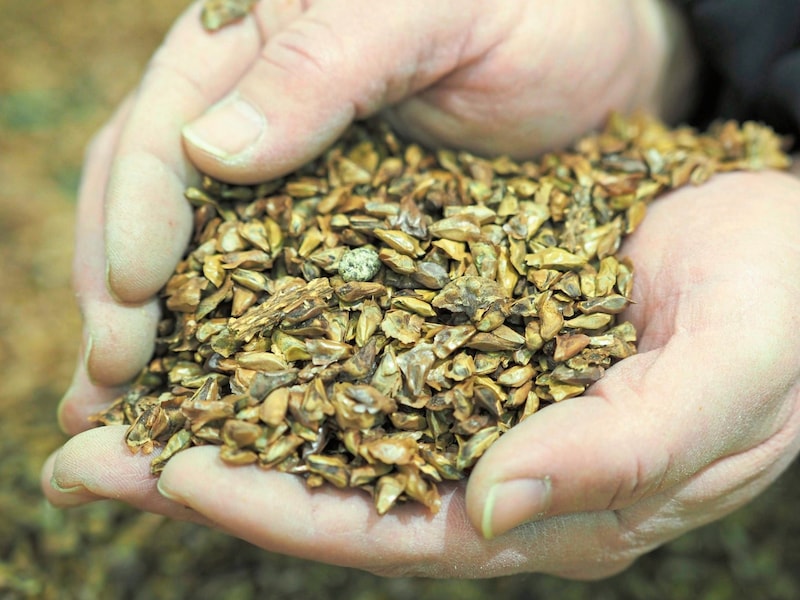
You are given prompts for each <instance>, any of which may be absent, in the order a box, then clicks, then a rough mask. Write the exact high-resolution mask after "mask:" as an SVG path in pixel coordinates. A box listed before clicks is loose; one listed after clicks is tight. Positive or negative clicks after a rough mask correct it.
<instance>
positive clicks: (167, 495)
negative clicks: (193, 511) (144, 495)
mask: <svg viewBox="0 0 800 600" xmlns="http://www.w3.org/2000/svg"><path fill="white" fill-rule="evenodd" d="M162 481H163V479H161V478H160V477H159V478H158V482H156V489H157V490H158V493H159V494H161V495H162V496H164V498H166V499H167V500H170V501H172V502H175V503H176V504H180V505H181V506H189V503H188V502H186V500H184V499H183V498H182V497H181V496H180V495H179V494H176V493H174V492H172V491H170V490H168V489H167V488H166V487H165V486H163V485H162Z"/></svg>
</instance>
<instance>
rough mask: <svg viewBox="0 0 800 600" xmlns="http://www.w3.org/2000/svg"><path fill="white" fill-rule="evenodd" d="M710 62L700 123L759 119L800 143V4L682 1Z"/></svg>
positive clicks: (791, 0)
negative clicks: (718, 120) (720, 119)
mask: <svg viewBox="0 0 800 600" xmlns="http://www.w3.org/2000/svg"><path fill="white" fill-rule="evenodd" d="M680 4H682V5H683V7H684V9H685V11H686V14H687V17H688V19H689V23H690V26H691V28H692V32H693V34H694V36H695V40H696V43H697V46H698V48H699V50H700V54H701V57H702V59H703V60H704V62H705V65H704V68H705V76H704V78H703V83H702V85H703V93H702V99H701V102H700V106H699V108H698V114H697V119H696V120H697V121H708V120H710V119H713V118H719V117H722V118H735V119H739V120H742V119H756V120H759V121H763V122H765V123H768V124H769V125H771V126H772V127H774V128H776V129H777V130H778V131H780V132H781V133H786V134H791V135H793V137H794V142H795V145H796V146H797V145H798V141H800V0H680Z"/></svg>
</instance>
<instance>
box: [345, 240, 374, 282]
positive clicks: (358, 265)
mask: <svg viewBox="0 0 800 600" xmlns="http://www.w3.org/2000/svg"><path fill="white" fill-rule="evenodd" d="M380 268H381V260H380V258H378V253H377V252H375V250H373V249H372V248H353V249H352V250H348V251H347V252H345V253H344V254H343V255H342V258H341V259H339V275H341V276H342V279H344V280H345V281H369V280H371V279H372V278H373V277H375V275H377V274H378V271H379V270H380Z"/></svg>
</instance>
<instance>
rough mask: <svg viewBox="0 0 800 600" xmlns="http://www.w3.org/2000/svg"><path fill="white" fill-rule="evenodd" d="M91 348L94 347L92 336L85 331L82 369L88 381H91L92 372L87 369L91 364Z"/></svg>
mask: <svg viewBox="0 0 800 600" xmlns="http://www.w3.org/2000/svg"><path fill="white" fill-rule="evenodd" d="M92 346H94V336H92V334H91V333H89V332H88V331H87V332H86V344H85V345H84V350H83V368H84V370H85V371H86V376H87V377H88V378H89V381H92V371H91V369H90V368H89V367H90V365H91V364H92Z"/></svg>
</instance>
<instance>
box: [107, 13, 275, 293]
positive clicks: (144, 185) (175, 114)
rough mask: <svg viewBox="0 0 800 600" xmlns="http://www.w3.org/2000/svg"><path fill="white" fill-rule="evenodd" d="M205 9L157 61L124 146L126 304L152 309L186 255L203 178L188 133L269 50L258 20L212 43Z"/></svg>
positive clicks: (111, 226) (110, 203)
mask: <svg viewBox="0 0 800 600" xmlns="http://www.w3.org/2000/svg"><path fill="white" fill-rule="evenodd" d="M201 4H202V3H201V2H196V3H195V4H194V5H193V6H192V7H191V8H190V9H189V10H187V11H186V13H185V14H184V15H182V16H181V17H180V18H179V19H178V21H177V22H176V24H175V26H174V27H173V29H172V30H171V31H170V33H169V34H168V36H167V38H166V39H165V41H164V44H163V45H162V46H161V48H160V49H159V50H158V51H157V52H156V53H155V55H154V56H153V58H152V60H151V62H150V64H149V66H148V69H147V72H146V74H145V76H144V78H143V80H142V82H141V84H140V86H139V89H138V90H137V93H136V96H135V99H134V103H133V106H132V108H131V112H130V116H129V118H128V120H127V122H126V125H125V128H124V130H123V132H122V135H121V137H120V140H119V144H118V147H117V151H116V156H115V160H114V164H113V169H112V173H111V177H110V180H109V185H108V190H107V194H106V205H105V206H106V208H105V214H106V223H105V244H106V255H107V261H108V262H107V278H108V285H109V287H110V289H111V291H112V293H113V295H114V296H116V297H117V298H118V299H119V300H120V301H121V302H127V303H141V302H145V301H147V299H148V298H150V297H151V296H153V295H154V294H155V293H156V291H157V290H158V289H159V288H160V287H161V286H162V285H163V284H164V283H165V282H166V281H167V279H168V277H169V276H170V275H171V273H172V272H173V269H174V268H175V265H176V264H177V262H178V260H179V259H180V257H181V255H182V254H183V252H184V251H185V248H186V245H187V243H188V240H189V235H190V231H191V224H192V218H191V215H192V212H191V209H190V206H189V204H188V203H187V202H186V200H185V199H184V196H183V192H184V189H185V186H186V184H187V182H189V181H190V180H191V179H192V178H193V177H194V176H195V175H194V171H193V169H192V167H191V165H190V163H189V162H188V161H187V160H186V157H185V155H184V153H183V148H182V142H181V136H180V130H181V127H183V125H184V124H185V123H186V122H188V121H189V120H191V119H193V118H195V117H196V116H198V115H199V114H201V113H202V112H203V111H204V110H205V109H206V108H207V107H208V106H210V105H211V104H212V103H213V102H214V101H215V100H217V99H218V98H219V97H221V96H222V95H223V94H225V93H226V92H227V91H229V90H230V89H231V88H232V87H233V85H234V84H235V82H236V81H238V79H239V78H240V77H241V75H242V74H243V73H244V71H245V70H246V69H247V67H248V66H249V65H250V63H251V62H252V60H254V59H255V56H256V55H257V53H258V50H259V48H260V47H261V42H260V38H259V32H258V29H257V28H256V27H255V25H254V24H253V20H252V19H247V20H246V21H244V22H243V23H241V24H240V25H238V26H235V27H231V28H226V29H223V30H221V31H219V32H216V33H215V34H213V35H211V34H209V33H207V32H205V31H204V30H203V29H202V27H201V26H200V17H199V12H200V8H201Z"/></svg>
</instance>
